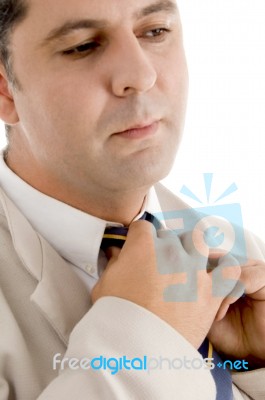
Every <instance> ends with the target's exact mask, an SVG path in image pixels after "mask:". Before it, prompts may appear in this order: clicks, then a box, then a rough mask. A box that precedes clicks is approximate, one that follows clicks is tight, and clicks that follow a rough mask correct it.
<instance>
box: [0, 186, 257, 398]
mask: <svg viewBox="0 0 265 400" xmlns="http://www.w3.org/2000/svg"><path fill="white" fill-rule="evenodd" d="M156 189H157V193H158V197H159V200H160V202H161V206H162V209H163V210H166V209H168V210H173V209H178V208H181V207H183V204H182V203H181V202H180V200H178V199H176V198H175V197H174V196H173V195H172V194H171V193H170V192H168V191H167V190H166V189H164V188H163V187H162V186H161V185H157V187H156ZM247 240H248V251H249V256H250V257H252V258H256V259H264V254H265V249H264V245H263V244H261V243H259V241H258V240H257V239H255V238H254V237H252V236H249V237H248V239H247ZM0 245H1V252H0V400H15V399H16V400H36V399H38V400H59V399H64V400H73V399H78V400H90V399H93V400H94V399H97V400H103V399H104V400H105V399H106V400H114V399H115V400H127V399H128V400H129V399H132V400H138V399H141V400H145V399H146V400H163V399H165V400H171V399H172V400H173V399H180V400H181V399H183V400H214V399H215V393H216V391H215V384H214V381H213V379H212V376H211V373H210V371H209V370H208V369H200V370H195V369H191V370H187V369H179V370H169V369H162V370H153V371H150V372H149V373H147V372H146V371H126V370H125V371H124V370H123V371H121V372H119V373H118V374H116V375H111V374H110V372H109V371H107V370H106V371H92V370H88V371H87V370H81V369H79V370H72V369H69V368H65V369H64V370H62V371H60V373H59V372H58V370H55V369H54V368H53V357H54V356H55V355H56V354H57V353H59V354H61V355H62V357H63V356H65V357H68V358H72V357H74V358H84V357H87V358H89V359H92V358H93V357H97V356H99V355H104V356H105V357H107V358H109V357H122V356H123V355H126V356H127V357H128V358H134V357H142V356H144V355H145V356H147V357H157V358H159V357H161V356H162V357H163V358H166V357H167V358H169V359H171V360H172V359H174V358H182V357H187V358H189V359H192V358H200V357H201V356H200V355H199V353H198V352H197V350H196V349H194V348H193V347H192V346H191V345H190V344H189V343H188V342H187V341H186V340H185V339H184V338H183V337H182V336H181V335H179V334H178V332H176V331H175V330H174V329H173V328H171V327H170V326H169V325H168V324H166V323H165V322H163V321H162V320H161V319H159V318H158V317H157V316H155V315H154V314H152V313H150V312H148V311H147V310H145V309H144V308H141V307H139V306H137V305H136V304H133V303H131V302H128V301H126V300H122V299H118V298H115V297H105V298H103V299H101V300H99V301H97V302H96V304H95V305H94V306H93V307H91V304H90V301H89V298H88V294H87V289H86V288H85V286H84V284H83V283H82V281H81V280H80V279H79V277H78V276H77V275H76V274H75V272H74V271H73V269H72V266H71V265H70V264H69V263H68V262H67V261H65V260H64V259H63V258H62V257H61V256H60V255H59V254H58V253H57V252H56V251H55V250H54V249H53V248H52V247H51V246H50V245H49V243H47V242H46V241H45V240H44V239H43V238H42V237H41V236H40V235H39V234H38V233H37V232H35V231H34V229H33V228H32V227H31V225H30V224H29V222H28V221H27V220H26V219H25V217H24V216H23V215H22V214H21V212H20V211H19V210H18V209H17V208H16V207H15V206H14V204H13V203H12V202H11V201H10V200H9V199H8V197H7V196H6V195H5V193H4V192H3V191H2V190H0ZM233 381H234V384H233V393H234V398H235V399H236V400H242V399H249V398H253V399H255V400H261V399H265V385H264V382H265V369H260V370H257V371H251V372H244V373H236V374H234V375H233Z"/></svg>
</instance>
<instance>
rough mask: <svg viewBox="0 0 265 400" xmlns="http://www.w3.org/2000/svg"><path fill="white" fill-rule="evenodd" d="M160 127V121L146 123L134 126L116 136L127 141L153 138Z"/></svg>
mask: <svg viewBox="0 0 265 400" xmlns="http://www.w3.org/2000/svg"><path fill="white" fill-rule="evenodd" d="M158 127H159V121H158V120H157V121H152V122H144V123H139V124H136V125H133V126H132V127H130V128H128V129H126V130H124V131H121V132H117V133H115V136H119V137H122V138H127V139H141V138H145V137H148V136H152V135H154V134H155V133H156V131H157V129H158Z"/></svg>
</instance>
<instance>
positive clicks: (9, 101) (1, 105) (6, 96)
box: [0, 64, 19, 125]
mask: <svg viewBox="0 0 265 400" xmlns="http://www.w3.org/2000/svg"><path fill="white" fill-rule="evenodd" d="M0 119H2V120H3V121H4V122H5V123H6V124H7V125H15V124H16V123H18V121H19V118H18V114H17V110H16V107H15V103H14V98H13V94H12V91H11V89H10V86H9V84H8V80H7V76H6V71H5V68H4V66H3V65H2V64H0Z"/></svg>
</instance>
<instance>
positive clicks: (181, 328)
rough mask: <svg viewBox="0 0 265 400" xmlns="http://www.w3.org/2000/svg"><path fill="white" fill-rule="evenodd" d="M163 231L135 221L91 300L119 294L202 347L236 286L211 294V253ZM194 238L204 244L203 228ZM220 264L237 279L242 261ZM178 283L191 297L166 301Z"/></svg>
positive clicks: (112, 254) (111, 253)
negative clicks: (196, 250)
mask: <svg viewBox="0 0 265 400" xmlns="http://www.w3.org/2000/svg"><path fill="white" fill-rule="evenodd" d="M167 232H168V233H167ZM163 236H164V237H160V238H158V237H157V235H156V231H155V230H154V227H153V226H152V224H150V223H149V222H147V221H138V222H134V223H133V224H132V225H131V226H130V229H129V232H128V236H127V240H126V243H125V245H124V247H123V248H122V250H119V249H117V248H111V249H109V254H108V257H109V263H108V265H107V268H106V270H105V271H104V273H103V275H102V276H101V278H100V280H99V281H98V283H97V285H96V286H95V287H94V289H93V291H92V302H93V303H94V302H96V301H97V300H98V299H100V298H101V297H104V296H115V297H120V298H122V299H126V300H129V301H131V302H133V303H136V304H138V305H139V306H141V307H144V308H146V309H147V310H149V311H151V312H152V313H154V314H156V315H157V316H158V317H159V318H161V319H163V320H164V321H166V322H167V323H168V324H169V325H171V326H172V327H173V328H174V329H176V330H177V331H178V332H179V333H180V334H181V335H183V336H184V337H185V338H186V339H187V340H188V341H189V342H190V343H191V344H192V345H193V346H194V347H195V348H198V347H199V346H200V345H201V343H202V342H203V340H204V339H205V337H206V335H207V333H208V331H209V329H210V327H211V325H212V323H213V321H214V318H215V316H216V314H217V312H218V310H219V308H220V305H221V303H222V301H223V299H224V298H225V297H226V296H227V295H228V294H229V293H230V292H231V291H232V290H233V286H231V285H227V288H226V291H225V290H223V291H222V297H218V298H217V297H214V296H212V273H208V272H207V270H206V264H207V258H205V257H201V259H199V258H198V256H197V254H198V253H196V254H195V253H194V246H192V245H191V241H190V240H186V239H187V238H186V239H185V238H182V239H181V240H180V238H179V237H178V236H177V235H176V234H174V233H173V232H170V231H166V232H165V234H164V235H163ZM193 240H196V241H197V242H198V243H197V248H198V246H199V245H200V243H201V245H202V246H203V235H202V233H201V232H199V231H198V232H193ZM226 261H227V260H226ZM197 263H198V264H200V265H199V268H197V266H196V264H197ZM226 265H227V264H226ZM219 267H220V268H222V271H223V273H224V275H225V276H224V277H225V278H227V279H228V281H227V282H230V283H231V282H233V285H235V284H236V282H237V280H238V278H239V276H240V267H238V266H236V267H234V266H233V267H232V268H229V267H226V268H224V267H223V266H222V265H220V266H219ZM217 268H218V267H217ZM183 271H185V272H183ZM191 272H192V274H191ZM187 275H189V276H193V277H194V279H193V280H191V286H190V285H188V284H187V282H186V277H187ZM229 280H230V281H229ZM194 282H195V283H196V286H197V288H195V291H196V293H195V294H196V298H195V299H194V300H193V301H191V296H192V293H191V292H189V290H191V288H192V289H194ZM176 284H184V285H182V287H183V288H185V289H186V292H187V293H188V297H185V296H184V297H182V298H179V299H178V300H177V299H172V300H171V299H167V301H165V298H164V296H165V293H168V289H175V291H176V292H177V291H178V286H174V285H176ZM179 287H181V285H179ZM169 292H170V290H169Z"/></svg>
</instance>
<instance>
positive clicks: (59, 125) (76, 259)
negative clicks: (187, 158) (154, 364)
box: [0, 0, 265, 400]
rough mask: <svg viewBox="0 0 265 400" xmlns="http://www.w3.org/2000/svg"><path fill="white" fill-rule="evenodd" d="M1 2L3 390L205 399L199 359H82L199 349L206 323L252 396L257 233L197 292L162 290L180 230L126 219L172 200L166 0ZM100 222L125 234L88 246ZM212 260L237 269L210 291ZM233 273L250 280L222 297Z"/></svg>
mask: <svg viewBox="0 0 265 400" xmlns="http://www.w3.org/2000/svg"><path fill="white" fill-rule="evenodd" d="M0 15H1V18H0V20H1V58H2V63H1V67H0V68H1V69H0V116H1V118H2V119H3V121H4V122H5V123H6V125H7V126H8V135H9V145H8V149H7V150H6V152H5V155H4V160H2V163H1V178H0V180H1V186H2V190H1V204H2V205H1V243H2V244H1V248H2V252H1V253H2V254H1V263H0V265H1V267H0V277H1V291H0V296H1V302H0V307H1V312H0V324H1V340H0V356H1V361H0V399H1V400H7V399H8V400H11V399H12V400H13V399H19V400H31V399H36V398H38V399H40V400H48V399H63V398H64V399H73V398H77V399H152V400H153V399H176V398H178V399H185V400H186V399H196V400H198V399H199V400H200V399H201V400H206V399H215V398H216V382H215V381H214V380H213V378H212V375H211V372H210V370H209V369H208V368H200V369H195V368H186V369H185V368H182V369H178V370H176V369H173V368H162V369H160V370H158V369H157V370H154V371H149V373H146V371H139V370H136V369H134V370H132V368H131V369H128V368H127V369H126V368H123V369H122V368H120V369H122V370H121V371H119V373H117V374H116V375H114V376H113V375H112V374H110V372H109V370H108V369H107V368H105V369H104V368H102V369H101V370H100V371H95V370H92V368H90V369H85V368H84V367H85V361H84V363H83V364H82V366H83V368H79V367H80V360H81V359H83V358H84V357H88V358H89V359H90V360H92V359H93V358H95V357H96V358H97V357H100V356H101V355H102V356H104V357H105V358H108V359H109V358H113V357H116V358H120V357H123V356H126V357H128V358H129V359H133V358H134V357H138V358H140V357H144V356H145V357H149V358H151V357H162V358H164V359H166V358H167V359H176V358H185V357H186V359H189V360H192V359H201V355H200V353H199V352H198V351H197V349H198V348H199V347H200V346H201V344H202V343H203V341H204V339H205V337H206V336H207V334H209V335H208V336H209V337H210V339H211V341H212V342H213V344H214V346H215V347H216V349H217V350H218V351H220V352H221V353H223V354H226V355H227V356H231V357H234V358H238V357H240V358H241V359H243V358H246V359H248V360H249V362H250V363H251V367H252V369H253V371H251V372H239V373H236V374H234V376H233V380H234V384H233V388H231V390H233V396H234V398H236V399H249V398H255V399H262V398H264V396H265V388H264V385H263V383H262V380H263V379H264V373H265V371H264V369H263V368H262V367H264V364H265V344H264V337H265V322H264V318H263V315H264V308H265V303H264V298H265V296H264V289H263V288H264V284H265V277H264V264H263V262H262V260H263V259H264V254H265V250H264V246H263V245H262V244H260V243H258V241H257V240H256V239H254V238H253V237H250V236H249V237H248V239H247V242H248V258H249V261H248V262H247V263H245V265H241V266H239V265H234V266H233V267H232V268H231V266H232V265H233V260H231V258H229V257H227V258H226V257H220V258H219V259H217V262H216V263H217V267H216V269H215V270H213V271H212V272H208V270H207V262H206V261H203V264H202V265H201V267H200V270H199V271H198V272H197V279H198V282H197V291H198V299H197V300H196V301H192V302H191V301H168V302H166V301H164V298H163V293H164V291H165V289H166V288H167V287H170V286H172V285H174V284H178V283H183V282H184V281H185V274H183V273H181V272H182V271H183V270H182V269H181V268H182V267H186V266H188V265H192V266H193V262H194V258H195V253H194V248H193V247H192V246H191V240H190V236H189V234H187V235H186V236H184V237H183V238H182V239H181V240H180V239H179V238H178V237H176V236H175V235H173V236H172V234H171V233H170V230H169V229H164V230H163V231H162V232H161V233H160V236H159V235H158V234H157V233H156V231H155V229H154V227H153V226H152V224H150V223H149V222H147V221H138V222H135V221H136V220H138V219H140V218H141V217H142V216H143V214H144V213H145V212H148V213H150V214H155V213H158V212H160V211H161V209H162V211H164V210H166V209H168V210H174V209H179V208H183V207H184V205H183V204H182V203H181V202H180V201H179V200H178V199H175V198H174V197H173V196H172V195H171V194H170V193H168V192H167V191H166V190H165V189H164V188H162V187H161V186H160V185H159V184H156V182H158V181H159V180H160V179H162V178H163V177H164V176H166V175H167V173H168V172H169V170H170V168H171V165H172V163H173V160H174V157H175V153H176V150H177V148H178V145H179V142H180V139H181V134H182V129H183V124H184V115H185V108H186V99H187V86H188V82H187V81H188V77H187V75H188V74H187V67H186V61H185V55H184V50H183V45H182V33H181V23H180V17H179V13H178V9H177V5H176V3H175V1H173V0H171V1H170V0H159V1H155V0H126V1H121V0H111V2H110V1H109V0H97V1H96V0H90V1H85V0H67V1H64V0H56V2H55V1H54V0H45V1H42V0H17V1H15V0H1V2H0ZM154 184H156V185H155V187H153V185H154ZM132 222H133V223H132ZM167 225H168V227H167V228H170V225H169V224H167ZM110 226H114V227H115V226H116V227H123V226H129V232H128V238H127V240H126V243H125V245H124V247H123V248H122V250H120V249H118V248H116V247H111V248H108V249H107V250H105V251H103V250H102V249H100V246H101V242H102V237H103V235H104V231H105V229H106V228H107V227H110ZM164 228H165V227H164ZM157 236H159V237H157ZM202 239H203V238H202V236H201V234H200V232H195V233H194V236H193V242H194V243H196V246H197V248H198V249H202V248H203V240H202ZM193 242H192V243H193ZM161 255H162V270H161V271H160V272H162V273H159V271H158V270H157V268H158V267H159V262H158V259H159V257H160V256H161ZM207 258H208V255H207V257H206V259H207ZM252 259H254V260H259V261H258V262H256V261H252ZM169 260H171V261H172V260H173V264H174V265H175V266H176V270H175V271H174V272H172V270H170V271H165V270H164V269H163V268H165V265H163V263H164V262H165V264H167V262H169ZM196 262H197V261H196ZM229 266H230V267H229ZM225 267H227V268H225ZM220 270H221V271H223V273H224V275H225V278H228V280H230V282H233V284H232V286H231V285H230V286H229V285H228V286H227V287H226V288H223V289H222V290H221V294H220V295H219V296H214V295H213V294H212V277H213V274H214V271H220ZM178 272H179V273H178ZM239 279H240V280H241V282H242V283H243V284H244V285H245V288H246V296H245V298H243V299H240V302H236V303H234V302H235V300H236V299H237V298H238V296H236V295H235V288H236V286H237V282H238V281H239ZM233 295H234V296H235V297H233ZM90 299H92V304H91V302H90ZM233 303H234V304H233ZM229 306H230V308H229ZM228 308H229V311H231V310H232V311H231V312H230V313H229V312H228ZM224 332H226V333H227V335H228V339H229V340H224ZM63 357H65V360H64V361H62V358H63ZM78 363H79V364H78ZM87 366H88V365H87V364H86V367H87ZM127 367H128V365H127ZM138 369H139V368H138ZM236 385H237V386H236ZM218 395H219V394H218ZM219 398H220V397H219Z"/></svg>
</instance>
